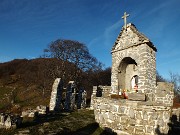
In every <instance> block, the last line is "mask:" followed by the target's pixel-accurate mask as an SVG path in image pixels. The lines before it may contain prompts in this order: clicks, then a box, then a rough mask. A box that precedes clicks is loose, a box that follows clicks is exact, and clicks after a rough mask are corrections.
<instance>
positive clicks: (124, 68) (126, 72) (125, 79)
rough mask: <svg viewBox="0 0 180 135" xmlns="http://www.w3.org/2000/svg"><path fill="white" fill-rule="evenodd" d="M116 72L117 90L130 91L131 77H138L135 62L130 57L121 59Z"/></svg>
mask: <svg viewBox="0 0 180 135" xmlns="http://www.w3.org/2000/svg"><path fill="white" fill-rule="evenodd" d="M118 71H119V72H118V89H119V90H132V85H131V81H132V78H133V76H135V75H138V67H137V63H136V61H135V60H134V59H132V58H131V57H125V58H123V59H122V60H121V62H120V64H119V68H118Z"/></svg>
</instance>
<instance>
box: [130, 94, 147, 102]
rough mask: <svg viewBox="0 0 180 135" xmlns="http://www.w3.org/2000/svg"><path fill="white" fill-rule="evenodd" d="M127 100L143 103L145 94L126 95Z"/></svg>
mask: <svg viewBox="0 0 180 135" xmlns="http://www.w3.org/2000/svg"><path fill="white" fill-rule="evenodd" d="M128 99H129V100H135V101H145V94H144V93H128Z"/></svg>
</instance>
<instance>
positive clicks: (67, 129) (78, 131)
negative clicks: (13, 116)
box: [0, 110, 110, 135]
mask: <svg viewBox="0 0 180 135" xmlns="http://www.w3.org/2000/svg"><path fill="white" fill-rule="evenodd" d="M25 130H28V131H29V134H30V135H40V134H49V133H52V132H53V133H56V134H57V135H59V134H60V135H68V134H69V135H109V134H110V133H107V132H106V131H104V130H103V129H102V128H100V127H99V125H98V123H96V122H95V119H94V113H93V111H91V110H79V111H76V112H72V113H57V114H51V115H47V116H39V117H37V118H34V119H29V118H24V120H23V124H22V125H21V127H19V128H17V129H11V130H3V129H0V134H3V135H14V134H15V133H19V132H21V131H25Z"/></svg>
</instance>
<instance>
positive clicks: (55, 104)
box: [49, 78, 63, 111]
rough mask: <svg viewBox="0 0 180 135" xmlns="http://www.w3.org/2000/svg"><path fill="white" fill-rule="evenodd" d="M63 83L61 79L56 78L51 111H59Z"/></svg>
mask: <svg viewBox="0 0 180 135" xmlns="http://www.w3.org/2000/svg"><path fill="white" fill-rule="evenodd" d="M62 90H63V81H62V79H61V78H56V79H55V81H54V84H53V86H52V92H51V99H50V104H49V110H50V111H54V110H59V109H60V104H61V98H62Z"/></svg>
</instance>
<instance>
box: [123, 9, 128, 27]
mask: <svg viewBox="0 0 180 135" xmlns="http://www.w3.org/2000/svg"><path fill="white" fill-rule="evenodd" d="M128 16H129V14H126V12H124V16H122V19H124V27H125V29H126V27H127V17H128Z"/></svg>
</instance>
